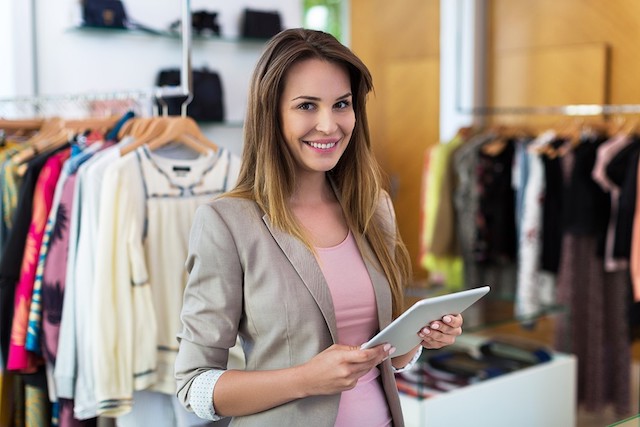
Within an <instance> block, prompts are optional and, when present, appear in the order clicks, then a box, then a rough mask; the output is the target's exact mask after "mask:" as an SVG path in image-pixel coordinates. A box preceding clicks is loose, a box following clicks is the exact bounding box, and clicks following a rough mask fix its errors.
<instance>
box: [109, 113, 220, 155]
mask: <svg viewBox="0 0 640 427" xmlns="http://www.w3.org/2000/svg"><path fill="white" fill-rule="evenodd" d="M155 120H156V126H157V128H156V129H154V130H152V131H150V132H152V133H151V134H150V135H147V136H148V137H151V136H152V139H149V140H148V141H147V140H144V141H143V140H142V139H141V141H142V142H143V143H146V144H148V146H149V149H150V150H156V149H158V148H160V147H162V146H164V145H166V144H169V143H172V142H178V143H182V144H184V145H186V146H187V147H189V148H192V149H193V150H195V151H197V152H198V153H200V154H206V153H208V152H209V151H211V150H213V151H217V150H218V146H217V145H216V144H215V143H214V142H213V141H211V140H209V139H208V138H207V137H206V136H205V135H204V134H203V133H202V131H201V130H200V127H199V126H198V124H197V123H196V122H195V121H194V120H193V119H192V118H191V117H181V116H170V117H162V118H156V119H155ZM159 129H162V132H161V133H160V134H156V131H157V130H159ZM140 145H141V143H139V142H138V141H137V140H136V142H135V143H134V144H131V145H128V146H126V147H123V148H122V150H121V154H122V155H125V154H127V153H130V152H131V151H133V150H135V149H136V148H138V147H139V146H140Z"/></svg>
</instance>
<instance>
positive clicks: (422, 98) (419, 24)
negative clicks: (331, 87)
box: [350, 0, 440, 280]
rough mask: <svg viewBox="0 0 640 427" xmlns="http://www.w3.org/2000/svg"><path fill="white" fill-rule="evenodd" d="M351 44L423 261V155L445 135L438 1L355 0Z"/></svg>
mask: <svg viewBox="0 0 640 427" xmlns="http://www.w3.org/2000/svg"><path fill="white" fill-rule="evenodd" d="M350 3H351V47H352V49H353V51H354V52H355V53H356V54H357V55H359V56H360V58H362V60H363V61H364V62H365V63H366V64H367V66H368V67H369V69H370V70H371V73H372V75H373V82H374V86H375V94H374V95H373V96H372V97H371V99H370V100H369V104H368V105H369V108H368V113H369V124H370V128H371V136H372V142H373V146H374V150H375V152H376V156H377V158H378V160H379V162H380V164H381V165H382V168H383V169H384V171H385V172H386V174H387V175H388V176H389V177H390V178H391V180H392V182H393V183H394V188H395V189H396V190H397V191H396V192H394V194H393V196H394V204H395V207H396V213H397V216H398V223H399V226H400V232H401V233H402V236H403V238H404V239H405V241H406V243H407V246H408V248H409V252H410V253H411V257H412V259H413V260H414V273H415V276H416V279H418V280H419V279H422V278H425V277H426V276H427V272H425V271H424V270H422V268H421V267H420V266H419V264H418V262H417V260H418V242H419V231H420V228H419V218H420V188H421V174H422V159H423V156H424V152H425V150H426V149H427V147H428V146H430V145H432V144H435V143H437V142H438V135H439V114H438V105H439V98H440V96H439V90H438V88H439V57H440V53H439V50H440V2H439V1H438V0H403V1H401V2H393V4H391V3H389V2H388V1H383V0H351V2H350Z"/></svg>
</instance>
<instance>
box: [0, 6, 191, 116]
mask: <svg viewBox="0 0 640 427" xmlns="http://www.w3.org/2000/svg"><path fill="white" fill-rule="evenodd" d="M181 21H182V24H181V28H182V31H181V41H182V63H181V67H180V86H162V87H152V88H150V89H147V90H133V91H115V92H105V93H75V94H62V95H36V96H22V97H12V98H0V106H2V105H3V104H5V105H6V104H17V105H30V106H32V107H35V108H36V109H38V108H39V107H41V106H43V105H46V104H49V103H56V102H72V101H85V102H91V101H110V100H133V101H139V100H140V101H141V100H146V99H153V98H163V97H175V96H186V97H187V100H186V101H185V103H184V104H183V105H182V115H186V106H187V105H188V104H189V102H191V99H192V97H193V83H192V67H191V40H192V35H191V34H192V29H191V0H182V1H181Z"/></svg>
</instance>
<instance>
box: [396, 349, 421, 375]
mask: <svg viewBox="0 0 640 427" xmlns="http://www.w3.org/2000/svg"><path fill="white" fill-rule="evenodd" d="M421 354H422V346H420V347H418V351H416V354H414V355H413V358H412V359H411V360H410V361H409V363H407V364H406V365H405V366H403V367H402V368H395V367H393V365H391V367H392V368H393V372H394V373H396V374H397V373H400V372H404V371H408V370H409V369H411V368H413V365H415V364H416V362H417V361H418V359H420V355H421Z"/></svg>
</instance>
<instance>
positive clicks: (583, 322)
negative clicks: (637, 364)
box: [555, 150, 631, 414]
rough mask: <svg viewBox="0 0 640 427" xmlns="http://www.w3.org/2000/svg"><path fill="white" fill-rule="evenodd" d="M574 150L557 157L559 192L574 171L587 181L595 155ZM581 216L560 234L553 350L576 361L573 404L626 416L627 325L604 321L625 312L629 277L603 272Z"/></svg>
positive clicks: (593, 238) (586, 220) (567, 187)
mask: <svg viewBox="0 0 640 427" xmlns="http://www.w3.org/2000/svg"><path fill="white" fill-rule="evenodd" d="M576 153H577V152H576V151H575V150H574V151H571V152H569V153H568V154H566V155H565V156H564V157H562V158H561V161H562V172H563V178H564V182H565V183H566V184H565V187H564V189H563V190H564V192H565V194H566V193H569V192H571V191H572V188H573V187H572V186H573V184H576V183H577V180H576V179H571V177H572V176H574V177H575V174H578V173H580V171H582V172H583V173H584V172H586V173H588V174H589V177H588V178H587V179H591V177H590V171H591V170H592V167H593V161H594V160H595V158H590V156H576ZM589 161H591V164H590V165H589ZM580 162H583V163H582V164H581V163H580ZM578 185H584V184H578ZM578 193H579V192H578ZM581 203H586V202H581ZM573 214H574V215H577V214H579V212H577V211H573ZM585 215H586V218H581V219H576V222H575V224H577V225H580V227H578V226H574V224H571V223H566V224H567V226H568V227H567V228H566V231H565V232H564V234H563V237H562V256H561V262H560V266H559V270H558V278H557V298H558V302H559V303H560V304H562V305H563V306H564V307H566V309H567V314H568V316H559V318H558V322H557V323H556V331H555V332H556V348H557V349H558V350H560V351H564V352H568V353H573V354H575V355H576V357H578V359H579V360H580V363H579V364H578V403H579V404H582V405H584V406H585V408H586V409H587V410H588V411H594V412H595V411H600V410H602V409H603V408H604V407H605V405H607V404H613V405H614V407H615V410H616V412H617V413H618V414H627V413H628V411H629V409H630V408H629V403H630V367H631V364H630V360H631V359H630V357H631V353H630V351H631V348H630V343H629V338H628V336H629V335H628V324H627V323H626V322H624V321H623V322H618V323H617V331H616V333H615V334H611V333H609V332H608V331H607V325H608V324H609V321H610V317H611V313H624V312H625V310H626V307H627V303H628V300H627V295H628V289H629V281H628V277H627V275H626V274H625V273H622V272H616V273H605V271H604V264H603V262H602V260H603V258H602V255H599V254H598V250H597V249H598V238H597V236H596V233H595V232H594V233H591V234H588V233H580V231H581V230H585V228H584V227H582V226H583V225H584V224H589V223H590V222H589V218H593V215H592V213H590V212H585ZM571 218H575V217H574V216H571V215H569V216H565V219H566V220H570V219H571Z"/></svg>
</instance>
